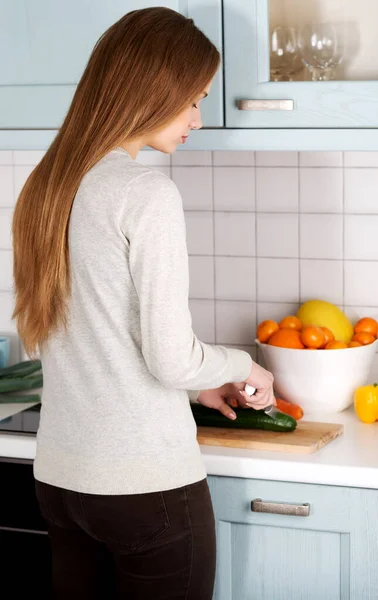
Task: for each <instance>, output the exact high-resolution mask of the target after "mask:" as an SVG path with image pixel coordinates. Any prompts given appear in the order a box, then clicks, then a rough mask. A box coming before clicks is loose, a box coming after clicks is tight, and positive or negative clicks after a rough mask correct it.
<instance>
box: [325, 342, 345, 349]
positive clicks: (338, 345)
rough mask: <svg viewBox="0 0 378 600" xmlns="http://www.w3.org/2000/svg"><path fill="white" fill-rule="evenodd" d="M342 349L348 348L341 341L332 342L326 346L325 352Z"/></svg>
mask: <svg viewBox="0 0 378 600" xmlns="http://www.w3.org/2000/svg"><path fill="white" fill-rule="evenodd" d="M341 348H348V346H347V345H346V344H344V342H340V341H339V340H333V341H332V342H328V344H326V345H325V347H324V350H340V349H341Z"/></svg>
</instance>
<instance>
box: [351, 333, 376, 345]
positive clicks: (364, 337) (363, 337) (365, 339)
mask: <svg viewBox="0 0 378 600" xmlns="http://www.w3.org/2000/svg"><path fill="white" fill-rule="evenodd" d="M375 340H376V338H375V337H374V335H372V334H371V333H367V332H366V331H359V332H358V333H355V334H354V336H353V337H352V342H360V344H362V346H367V344H372V343H373V342H375Z"/></svg>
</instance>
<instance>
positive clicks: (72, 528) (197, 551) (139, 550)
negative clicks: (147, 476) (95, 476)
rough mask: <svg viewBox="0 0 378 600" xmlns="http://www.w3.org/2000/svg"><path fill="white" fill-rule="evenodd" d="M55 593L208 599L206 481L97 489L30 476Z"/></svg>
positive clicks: (80, 599)
mask: <svg viewBox="0 0 378 600" xmlns="http://www.w3.org/2000/svg"><path fill="white" fill-rule="evenodd" d="M36 493H37V497H38V501H39V505H40V509H41V512H42V515H43V517H44V518H45V520H46V522H47V525H48V531H49V537H50V542H51V550H52V578H53V588H54V598H56V599H57V600H63V599H64V600H68V599H69V600H76V599H77V600H111V599H113V598H117V599H121V598H122V599H127V600H211V598H212V594H213V586H214V577H215V526H214V514H213V507H212V503H211V498H210V492H209V488H208V485H207V480H206V479H204V480H202V481H199V482H197V483H194V484H191V485H187V486H184V487H181V488H177V489H173V490H168V491H164V492H152V493H147V494H135V495H122V496H103V495H94V494H82V493H78V492H71V491H68V490H64V489H61V488H57V487H53V486H50V485H47V484H45V483H41V482H38V481H36Z"/></svg>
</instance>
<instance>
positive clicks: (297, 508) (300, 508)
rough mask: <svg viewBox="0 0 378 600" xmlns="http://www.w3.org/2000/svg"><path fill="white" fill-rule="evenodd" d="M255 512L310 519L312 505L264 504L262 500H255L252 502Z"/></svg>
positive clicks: (252, 508)
mask: <svg viewBox="0 0 378 600" xmlns="http://www.w3.org/2000/svg"><path fill="white" fill-rule="evenodd" d="M251 510H252V511H253V512H263V513H274V514H276V515H292V516H294V517H309V516H310V505H309V504H308V503H307V502H306V503H305V504H287V503H286V502H285V503H280V502H264V501H263V500H261V498H255V500H252V502H251Z"/></svg>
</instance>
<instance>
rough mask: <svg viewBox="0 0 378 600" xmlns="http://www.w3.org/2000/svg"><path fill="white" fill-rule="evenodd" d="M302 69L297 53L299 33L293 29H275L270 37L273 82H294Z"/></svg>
mask: <svg viewBox="0 0 378 600" xmlns="http://www.w3.org/2000/svg"><path fill="white" fill-rule="evenodd" d="M301 67H302V62H301V60H300V57H299V55H298V52H297V32H296V31H295V29H293V27H275V28H274V29H273V30H272V32H271V36H270V77H271V79H272V80H273V81H292V80H293V75H294V74H295V73H296V72H297V71H299V70H300V69H301Z"/></svg>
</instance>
